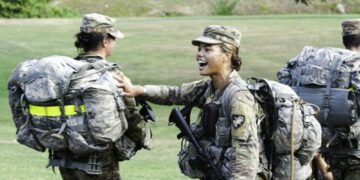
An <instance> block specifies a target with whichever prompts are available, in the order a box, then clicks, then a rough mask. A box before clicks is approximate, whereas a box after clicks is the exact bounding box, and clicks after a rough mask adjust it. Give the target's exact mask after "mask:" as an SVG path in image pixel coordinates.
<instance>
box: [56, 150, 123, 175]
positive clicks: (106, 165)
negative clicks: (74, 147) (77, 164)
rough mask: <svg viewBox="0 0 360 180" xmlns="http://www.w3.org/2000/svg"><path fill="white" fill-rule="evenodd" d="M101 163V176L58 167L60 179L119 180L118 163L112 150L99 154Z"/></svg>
mask: <svg viewBox="0 0 360 180" xmlns="http://www.w3.org/2000/svg"><path fill="white" fill-rule="evenodd" d="M99 155H100V157H99V160H100V162H101V163H102V174H100V175H91V174H87V173H86V172H85V171H82V170H78V169H68V168H62V167H60V168H59V169H60V173H61V177H62V178H63V179H64V180H120V179H121V178H120V173H119V162H118V161H117V159H116V157H115V152H114V150H112V149H111V150H105V151H104V152H101V153H99Z"/></svg>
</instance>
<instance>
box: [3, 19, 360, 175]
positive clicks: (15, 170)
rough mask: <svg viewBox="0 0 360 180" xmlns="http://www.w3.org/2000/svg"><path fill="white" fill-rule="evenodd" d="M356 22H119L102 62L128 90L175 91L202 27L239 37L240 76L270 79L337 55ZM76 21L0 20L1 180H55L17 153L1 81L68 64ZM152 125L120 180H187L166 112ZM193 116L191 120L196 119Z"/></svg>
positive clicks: (32, 154) (37, 156) (38, 159)
mask: <svg viewBox="0 0 360 180" xmlns="http://www.w3.org/2000/svg"><path fill="white" fill-rule="evenodd" d="M349 18H358V16H357V15H346V16H343V15H282V16H242V17H178V18H124V19H118V27H119V29H120V30H121V31H122V32H123V33H124V34H125V38H124V39H121V40H119V41H118V44H117V46H116V49H115V52H114V54H113V56H111V57H109V58H108V59H109V60H110V61H112V62H116V63H118V64H120V65H121V66H122V68H123V70H124V72H125V74H127V75H128V76H129V77H130V78H131V79H132V81H133V83H135V84H171V85H180V84H181V83H182V82H189V81H192V80H196V79H200V78H201V77H200V76H199V75H198V72H197V63H196V61H195V53H196V51H197V48H196V47H194V46H192V45H191V43H190V42H191V40H192V39H193V38H195V37H197V36H199V35H200V34H201V33H202V30H203V29H204V27H206V26H207V25H212V24H220V25H229V26H234V27H237V28H238V29H240V30H241V32H242V37H243V38H242V42H241V49H240V54H241V57H242V59H243V67H242V70H241V72H240V74H241V75H242V76H243V77H244V78H246V77H249V76H256V77H263V78H268V79H275V78H276V71H277V70H278V69H279V68H280V67H281V66H283V65H284V64H285V62H286V61H287V60H288V59H289V58H290V57H292V56H295V55H297V54H298V53H299V52H300V51H301V49H302V47H304V46H305V45H312V46H317V47H325V46H333V47H342V40H341V25H340V23H341V21H342V20H344V19H349ZM79 24H80V18H79V19H32V20H21V19H20V20H5V19H0V27H1V28H0V61H1V63H0V107H1V108H0V114H1V115H0V159H1V161H0V179H60V175H59V172H58V171H56V174H54V173H53V172H52V170H51V168H48V169H45V166H46V163H47V153H38V152H36V151H34V150H31V149H28V148H26V147H25V146H22V145H19V144H17V143H16V140H15V128H14V125H13V122H12V120H11V114H10V110H9V107H8V102H7V101H8V100H7V90H6V86H7V85H6V84H7V78H8V76H9V74H10V73H11V70H12V69H13V68H14V67H15V66H16V64H18V63H19V62H21V61H23V60H26V59H30V58H40V57H45V56H49V55H53V54H58V55H67V56H71V57H73V56H75V55H76V53H77V52H76V49H75V48H74V46H73V42H74V38H73V35H74V34H75V33H77V31H78V28H79V27H78V26H79ZM154 109H155V113H156V115H157V118H158V121H157V123H156V124H154V125H151V126H152V129H153V137H154V142H153V145H154V146H153V150H151V151H146V150H143V151H140V152H138V154H137V155H136V156H135V157H134V158H133V159H132V160H131V161H127V162H124V163H121V174H122V177H123V179H125V180H139V179H156V180H157V179H159V180H162V179H163V180H168V179H173V180H175V179H187V178H186V177H185V176H183V175H182V174H181V172H180V171H179V169H178V166H177V156H176V155H177V153H178V150H179V148H180V141H179V140H177V139H176V134H177V132H178V131H177V129H176V128H175V127H168V126H167V118H168V115H169V112H170V110H171V107H161V106H154ZM195 116H196V115H194V116H193V117H195Z"/></svg>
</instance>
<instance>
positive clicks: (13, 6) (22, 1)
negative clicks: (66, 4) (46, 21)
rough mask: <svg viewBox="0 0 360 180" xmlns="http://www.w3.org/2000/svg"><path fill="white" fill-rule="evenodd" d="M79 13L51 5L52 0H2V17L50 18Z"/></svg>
mask: <svg viewBox="0 0 360 180" xmlns="http://www.w3.org/2000/svg"><path fill="white" fill-rule="evenodd" d="M76 15H77V13H75V12H74V11H72V10H70V9H68V8H61V7H57V6H53V5H51V2H50V0H0V17H4V18H48V17H73V16H76Z"/></svg>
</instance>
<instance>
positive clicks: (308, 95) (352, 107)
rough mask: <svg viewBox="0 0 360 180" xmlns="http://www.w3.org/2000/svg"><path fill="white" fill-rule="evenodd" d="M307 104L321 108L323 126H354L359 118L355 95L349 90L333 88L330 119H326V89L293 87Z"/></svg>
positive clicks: (319, 116) (320, 117)
mask: <svg viewBox="0 0 360 180" xmlns="http://www.w3.org/2000/svg"><path fill="white" fill-rule="evenodd" d="M292 88H293V89H294V90H295V91H296V93H297V94H298V95H299V96H300V97H301V98H302V99H304V101H305V102H308V103H311V104H315V105H317V106H318V107H319V108H320V113H319V115H318V117H317V119H318V121H319V122H320V124H321V125H329V126H333V127H344V126H350V125H352V124H354V123H355V122H356V120H357V118H358V112H357V103H356V99H355V95H354V93H353V92H351V91H350V90H348V89H339V88H331V89H330V97H329V113H328V116H327V117H328V118H327V119H325V117H324V108H325V98H326V97H325V92H326V88H310V87H292Z"/></svg>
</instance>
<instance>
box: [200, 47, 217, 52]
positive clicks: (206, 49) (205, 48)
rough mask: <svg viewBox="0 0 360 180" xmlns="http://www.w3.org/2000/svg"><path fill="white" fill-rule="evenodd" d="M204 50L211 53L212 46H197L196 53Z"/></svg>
mask: <svg viewBox="0 0 360 180" xmlns="http://www.w3.org/2000/svg"><path fill="white" fill-rule="evenodd" d="M202 50H204V51H205V52H212V51H214V48H213V46H198V52H200V51H202Z"/></svg>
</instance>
